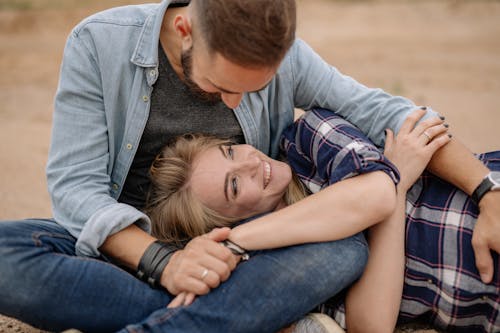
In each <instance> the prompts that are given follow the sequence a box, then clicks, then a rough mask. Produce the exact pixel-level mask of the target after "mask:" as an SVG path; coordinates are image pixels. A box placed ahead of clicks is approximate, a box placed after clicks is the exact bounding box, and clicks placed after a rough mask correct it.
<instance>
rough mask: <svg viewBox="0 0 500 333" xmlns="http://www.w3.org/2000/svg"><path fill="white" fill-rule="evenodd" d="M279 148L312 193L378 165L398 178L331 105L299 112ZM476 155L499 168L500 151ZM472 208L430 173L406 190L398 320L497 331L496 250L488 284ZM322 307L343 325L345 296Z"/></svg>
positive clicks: (499, 285) (467, 200) (499, 327)
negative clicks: (478, 261)
mask: <svg viewBox="0 0 500 333" xmlns="http://www.w3.org/2000/svg"><path fill="white" fill-rule="evenodd" d="M281 149H282V152H283V154H284V155H285V157H286V159H287V160H288V162H289V163H290V165H291V166H292V168H293V169H294V170H295V172H296V173H297V174H298V176H299V178H300V179H301V180H302V181H303V183H304V184H305V185H306V186H307V187H308V188H309V189H310V190H311V192H313V193H314V192H317V191H319V190H320V189H322V188H324V187H325V186H328V185H330V184H332V183H335V182H337V181H340V180H342V179H346V178H349V177H352V176H355V175H358V174H362V173H365V172H371V171H376V170H382V171H384V172H386V173H387V174H388V175H389V176H390V177H391V178H392V179H393V180H394V181H395V182H397V180H398V173H397V171H396V169H395V168H394V167H393V165H392V164H391V163H390V162H389V161H388V160H387V159H385V157H384V156H383V155H382V153H381V152H380V150H379V149H377V148H376V147H375V146H374V145H373V143H371V142H370V141H369V140H368V139H367V138H366V136H365V135H363V133H361V131H359V130H358V129H357V128H356V127H354V126H353V125H351V124H350V123H348V122H346V121H345V120H343V119H342V118H340V117H338V116H336V115H334V114H333V113H332V112H331V111H327V110H321V109H317V110H312V111H310V112H307V113H306V114H305V115H303V116H302V117H301V118H300V119H299V120H298V121H297V122H296V123H295V124H294V125H293V126H290V127H289V128H288V129H287V130H286V131H285V132H284V133H283V137H282V142H281ZM478 158H479V159H480V160H481V161H483V163H485V164H486V165H487V166H488V167H489V168H490V169H491V170H500V152H492V153H488V154H482V155H479V156H478ZM477 216H478V208H477V206H476V205H475V204H474V203H473V202H472V201H471V200H470V198H469V196H467V195H466V194H465V193H464V192H462V191H460V190H459V189H457V188H456V187H454V186H452V185H450V184H449V183H447V182H445V181H443V180H441V179H439V178H437V177H435V176H433V175H431V174H429V173H424V174H423V175H422V176H421V177H420V178H419V179H418V181H417V182H416V183H415V184H414V185H413V186H412V188H411V189H410V191H408V194H407V205H406V251H405V252H406V253H405V254H406V267H405V283H404V288H403V298H402V303H401V307H400V313H399V322H400V323H404V322H408V321H413V320H421V321H425V322H427V323H429V324H431V325H433V326H434V327H436V328H439V329H444V330H447V331H453V332H500V317H499V315H498V314H499V303H500V280H499V277H500V275H499V270H500V266H499V260H498V254H496V253H493V257H494V267H495V273H494V278H493V282H491V283H490V284H488V285H486V284H484V283H482V281H481V278H480V276H479V273H478V271H477V269H476V266H475V261H474V253H473V250H472V245H471V237H472V231H473V229H474V224H475V221H476V219H477ZM499 241H500V240H499ZM340 299H342V297H340ZM321 310H322V311H323V312H326V313H328V314H330V315H331V316H333V317H334V318H335V319H336V320H337V322H339V323H340V324H341V325H343V326H344V327H345V316H344V307H343V303H342V301H340V302H337V303H336V304H335V303H334V302H332V303H331V304H327V305H326V306H322V307H321Z"/></svg>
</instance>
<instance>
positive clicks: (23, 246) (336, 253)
mask: <svg viewBox="0 0 500 333" xmlns="http://www.w3.org/2000/svg"><path fill="white" fill-rule="evenodd" d="M75 241H76V239H75V238H74V237H72V236H71V235H70V234H69V233H68V232H67V231H66V230H65V229H64V228H62V227H61V226H59V225H58V224H57V223H56V222H54V221H53V220H25V221H13V222H0V269H1V273H0V313H2V314H5V315H7V316H11V317H15V318H18V319H20V320H22V321H24V322H26V323H29V324H31V325H33V326H35V327H38V328H41V329H45V330H50V331H61V330H63V329H67V328H69V327H73V328H78V329H80V330H82V331H85V332H110V331H117V330H120V329H123V330H122V331H123V332H169V333H170V332H275V331H277V330H278V329H280V328H281V327H284V326H286V325H288V324H290V323H292V322H294V321H296V320H297V319H299V318H300V317H301V316H303V315H304V314H306V313H307V312H309V311H310V310H311V309H312V308H314V307H315V306H316V305H318V304H320V303H322V302H324V301H326V300H327V299H328V298H330V297H332V296H334V295H335V294H337V293H338V292H339V291H341V290H342V289H343V288H345V287H346V286H348V285H349V284H351V283H352V282H353V281H355V280H356V279H357V278H358V277H359V276H360V274H361V273H362V271H363V269H364V266H365V264H366V260H367V256H368V250H367V246H366V242H365V241H364V238H363V237H362V236H361V235H356V236H353V237H351V238H347V239H344V240H341V241H336V242H328V243H318V244H307V245H301V246H293V247H288V248H283V249H278V250H268V251H257V252H255V253H253V256H252V257H251V259H250V260H249V261H247V262H244V263H241V264H239V265H238V267H237V268H236V269H235V270H234V271H233V273H232V275H231V278H230V279H229V280H228V281H226V282H224V283H223V284H222V285H221V286H219V287H218V288H216V289H214V290H212V291H211V292H210V293H209V294H208V295H205V296H201V297H198V298H197V299H196V300H195V302H194V303H193V304H191V305H190V306H187V307H179V308H175V309H167V308H166V305H167V304H168V303H169V302H170V300H171V299H172V297H173V296H172V295H170V294H169V293H168V292H166V291H165V290H156V289H152V288H150V287H149V286H148V285H147V284H145V283H143V282H141V281H139V280H138V279H136V278H135V277H134V276H133V275H132V274H130V273H128V272H127V271H125V270H123V269H121V268H119V267H117V266H115V265H113V264H111V263H109V262H106V261H105V260H99V259H93V258H83V257H77V256H75ZM127 325H129V326H127Z"/></svg>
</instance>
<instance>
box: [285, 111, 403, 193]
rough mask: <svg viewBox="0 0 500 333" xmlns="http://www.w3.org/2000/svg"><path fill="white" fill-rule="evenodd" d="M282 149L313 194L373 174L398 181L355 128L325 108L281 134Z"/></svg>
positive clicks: (383, 158)
mask: <svg viewBox="0 0 500 333" xmlns="http://www.w3.org/2000/svg"><path fill="white" fill-rule="evenodd" d="M281 150H282V152H283V154H284V155H285V158H286V159H287V161H288V162H289V163H290V165H291V166H292V168H293V169H294V171H295V172H296V173H297V175H298V176H299V178H300V179H301V180H302V181H303V182H304V183H305V184H306V186H308V187H309V189H310V190H311V191H312V192H316V191H318V190H320V189H321V188H323V187H325V186H328V185H331V184H333V183H336V182H338V181H341V180H343V179H347V178H350V177H353V176H356V175H361V174H364V173H368V172H373V171H383V172H385V173H386V174H387V175H388V176H389V177H390V178H391V179H392V181H393V182H394V183H395V184H397V183H398V182H399V172H398V170H397V168H396V167H395V166H394V165H393V164H392V163H391V162H390V161H389V160H388V159H387V158H386V157H385V156H384V155H383V153H382V152H381V151H380V150H379V149H378V148H377V147H376V146H375V145H374V144H373V143H372V142H371V141H370V140H369V139H368V138H367V137H366V136H365V135H364V134H363V133H362V132H361V131H360V130H359V129H358V128H357V127H355V126H354V125H352V124H350V123H349V122H347V121H346V120H344V119H343V118H341V117H339V116H338V115H336V114H334V113H333V112H332V111H329V110H324V109H314V110H312V111H309V112H306V113H305V114H304V115H303V116H302V117H301V118H299V119H298V120H297V121H296V122H295V123H294V124H293V125H291V126H290V127H288V128H287V129H286V130H285V131H284V132H283V135H282V140H281Z"/></svg>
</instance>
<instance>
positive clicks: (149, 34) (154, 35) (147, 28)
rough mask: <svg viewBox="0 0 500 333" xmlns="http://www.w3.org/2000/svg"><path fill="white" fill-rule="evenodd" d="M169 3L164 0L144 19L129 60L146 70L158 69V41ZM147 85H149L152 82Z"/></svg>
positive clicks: (169, 0)
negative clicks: (149, 68)
mask: <svg viewBox="0 0 500 333" xmlns="http://www.w3.org/2000/svg"><path fill="white" fill-rule="evenodd" d="M171 2H172V1H171V0H164V1H163V2H162V3H161V4H160V5H159V8H158V10H157V11H156V12H155V13H153V14H151V15H150V16H149V17H148V18H147V19H146V22H145V23H144V27H143V28H142V31H141V35H140V37H139V40H138V42H137V44H136V47H135V50H134V53H133V54H132V58H131V59H130V61H131V62H132V63H133V64H135V65H137V66H140V67H146V68H148V67H154V68H157V67H158V41H159V40H160V31H161V25H162V23H163V17H164V16H165V12H166V11H167V8H168V6H169V5H170V3H171ZM148 80H149V78H148ZM155 81H156V80H155ZM148 83H149V84H150V85H151V84H152V83H154V82H148Z"/></svg>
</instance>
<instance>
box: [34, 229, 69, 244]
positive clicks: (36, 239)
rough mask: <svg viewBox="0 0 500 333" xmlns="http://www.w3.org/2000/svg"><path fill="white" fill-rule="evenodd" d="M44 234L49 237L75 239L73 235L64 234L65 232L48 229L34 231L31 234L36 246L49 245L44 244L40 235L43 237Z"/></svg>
mask: <svg viewBox="0 0 500 333" xmlns="http://www.w3.org/2000/svg"><path fill="white" fill-rule="evenodd" d="M42 236H48V237H53V238H62V239H67V240H70V241H72V240H74V238H73V237H71V236H68V235H64V234H60V233H54V232H47V231H41V232H34V233H33V234H32V235H31V239H32V240H33V243H34V244H35V246H37V247H47V246H43V242H42V240H41V239H40V237H42Z"/></svg>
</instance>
